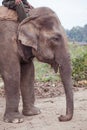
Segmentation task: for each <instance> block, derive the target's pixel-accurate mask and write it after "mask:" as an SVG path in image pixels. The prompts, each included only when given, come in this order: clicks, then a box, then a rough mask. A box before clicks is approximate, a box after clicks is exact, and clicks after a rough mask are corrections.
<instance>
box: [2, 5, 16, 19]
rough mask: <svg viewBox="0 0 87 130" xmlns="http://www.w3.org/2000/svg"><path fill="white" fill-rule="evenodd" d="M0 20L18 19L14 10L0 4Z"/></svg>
mask: <svg viewBox="0 0 87 130" xmlns="http://www.w3.org/2000/svg"><path fill="white" fill-rule="evenodd" d="M0 20H11V21H18V16H17V13H16V11H14V10H11V9H8V8H7V7H4V6H0Z"/></svg>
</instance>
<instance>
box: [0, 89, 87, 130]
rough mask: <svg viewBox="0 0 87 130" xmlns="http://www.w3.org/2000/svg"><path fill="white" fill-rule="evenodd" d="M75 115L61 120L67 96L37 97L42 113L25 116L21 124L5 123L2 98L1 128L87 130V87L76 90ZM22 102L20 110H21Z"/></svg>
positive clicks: (15, 129) (0, 100) (0, 105)
mask: <svg viewBox="0 0 87 130" xmlns="http://www.w3.org/2000/svg"><path fill="white" fill-rule="evenodd" d="M74 98H75V111H74V117H73V119H72V120H71V121H69V122H59V121H58V116H59V114H61V113H62V114H63V113H65V96H64V95H62V96H59V97H58V98H47V99H37V101H36V105H37V106H38V107H39V108H40V109H41V112H42V113H41V114H40V115H38V116H33V117H24V119H25V121H24V123H21V124H9V123H4V122H3V120H2V118H3V113H4V106H5V99H4V98H0V130H87V89H80V90H79V91H78V92H75V96H74ZM21 106H22V105H21V103H20V111H21V108H22V107H21Z"/></svg>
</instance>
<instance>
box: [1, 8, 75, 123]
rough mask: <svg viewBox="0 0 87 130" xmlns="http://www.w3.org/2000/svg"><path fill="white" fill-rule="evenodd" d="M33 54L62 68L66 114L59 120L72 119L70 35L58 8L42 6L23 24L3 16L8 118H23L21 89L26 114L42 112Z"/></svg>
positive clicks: (3, 59) (10, 120) (3, 50)
mask: <svg viewBox="0 0 87 130" xmlns="http://www.w3.org/2000/svg"><path fill="white" fill-rule="evenodd" d="M30 47H31V48H32V52H30ZM33 57H36V58H37V59H38V60H39V61H41V62H44V63H48V64H50V65H51V66H52V68H53V69H54V70H55V72H57V71H58V68H59V72H60V76H61V80H62V83H63V85H64V89H65V94H66V115H61V116H60V117H59V120H60V121H68V120H70V119H72V116H73V92H72V79H71V63H70V55H69V52H68V48H67V38H66V35H65V32H64V29H63V27H62V25H61V23H60V21H59V19H58V17H57V15H56V14H55V12H53V11H52V10H51V9H49V8H47V7H41V8H36V9H32V10H31V11H30V17H28V18H26V19H25V20H23V22H21V23H20V24H19V23H18V22H17V21H9V20H0V73H1V75H2V78H3V81H4V84H5V93H6V109H5V114H4V121H5V122H12V123H13V122H16V123H18V122H22V121H23V117H22V115H21V114H20V113H19V110H18V105H19V99H20V98H19V97H20V94H19V93H20V91H21V95H22V101H23V111H22V113H23V115H25V116H31V115H37V114H39V113H40V110H39V109H38V108H36V107H35V106H34V102H35V97H34V65H33Z"/></svg>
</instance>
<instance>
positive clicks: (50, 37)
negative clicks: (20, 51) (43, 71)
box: [18, 7, 73, 121]
mask: <svg viewBox="0 0 87 130" xmlns="http://www.w3.org/2000/svg"><path fill="white" fill-rule="evenodd" d="M18 40H20V41H21V44H23V45H24V46H29V47H32V52H33V54H34V56H35V57H36V58H37V59H38V60H39V61H41V62H45V63H48V64H50V65H51V66H52V67H53V68H54V70H55V72H57V71H58V68H59V71H60V75H61V79H62V82H63V85H64V88H65V93H66V104H67V109H66V115H65V116H60V118H59V119H60V120H61V121H67V120H70V119H71V118H72V116H73V93H72V79H71V64H70V57H69V53H68V49H67V38H66V35H65V32H64V29H63V27H62V25H61V23H60V21H59V19H58V17H57V15H56V14H55V12H53V11H52V10H51V9H49V8H46V7H42V8H36V9H33V10H31V11H30V17H28V18H26V19H25V20H23V22H22V23H21V24H20V25H19V28H18Z"/></svg>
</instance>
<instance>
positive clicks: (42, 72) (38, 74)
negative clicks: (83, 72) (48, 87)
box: [34, 59, 60, 82]
mask: <svg viewBox="0 0 87 130" xmlns="http://www.w3.org/2000/svg"><path fill="white" fill-rule="evenodd" d="M34 65H35V79H36V80H38V81H43V82H47V81H58V80H60V78H59V74H58V73H57V74H56V73H55V72H54V70H53V69H52V68H51V66H50V65H48V64H46V63H41V62H38V61H37V60H36V59H35V60H34Z"/></svg>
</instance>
